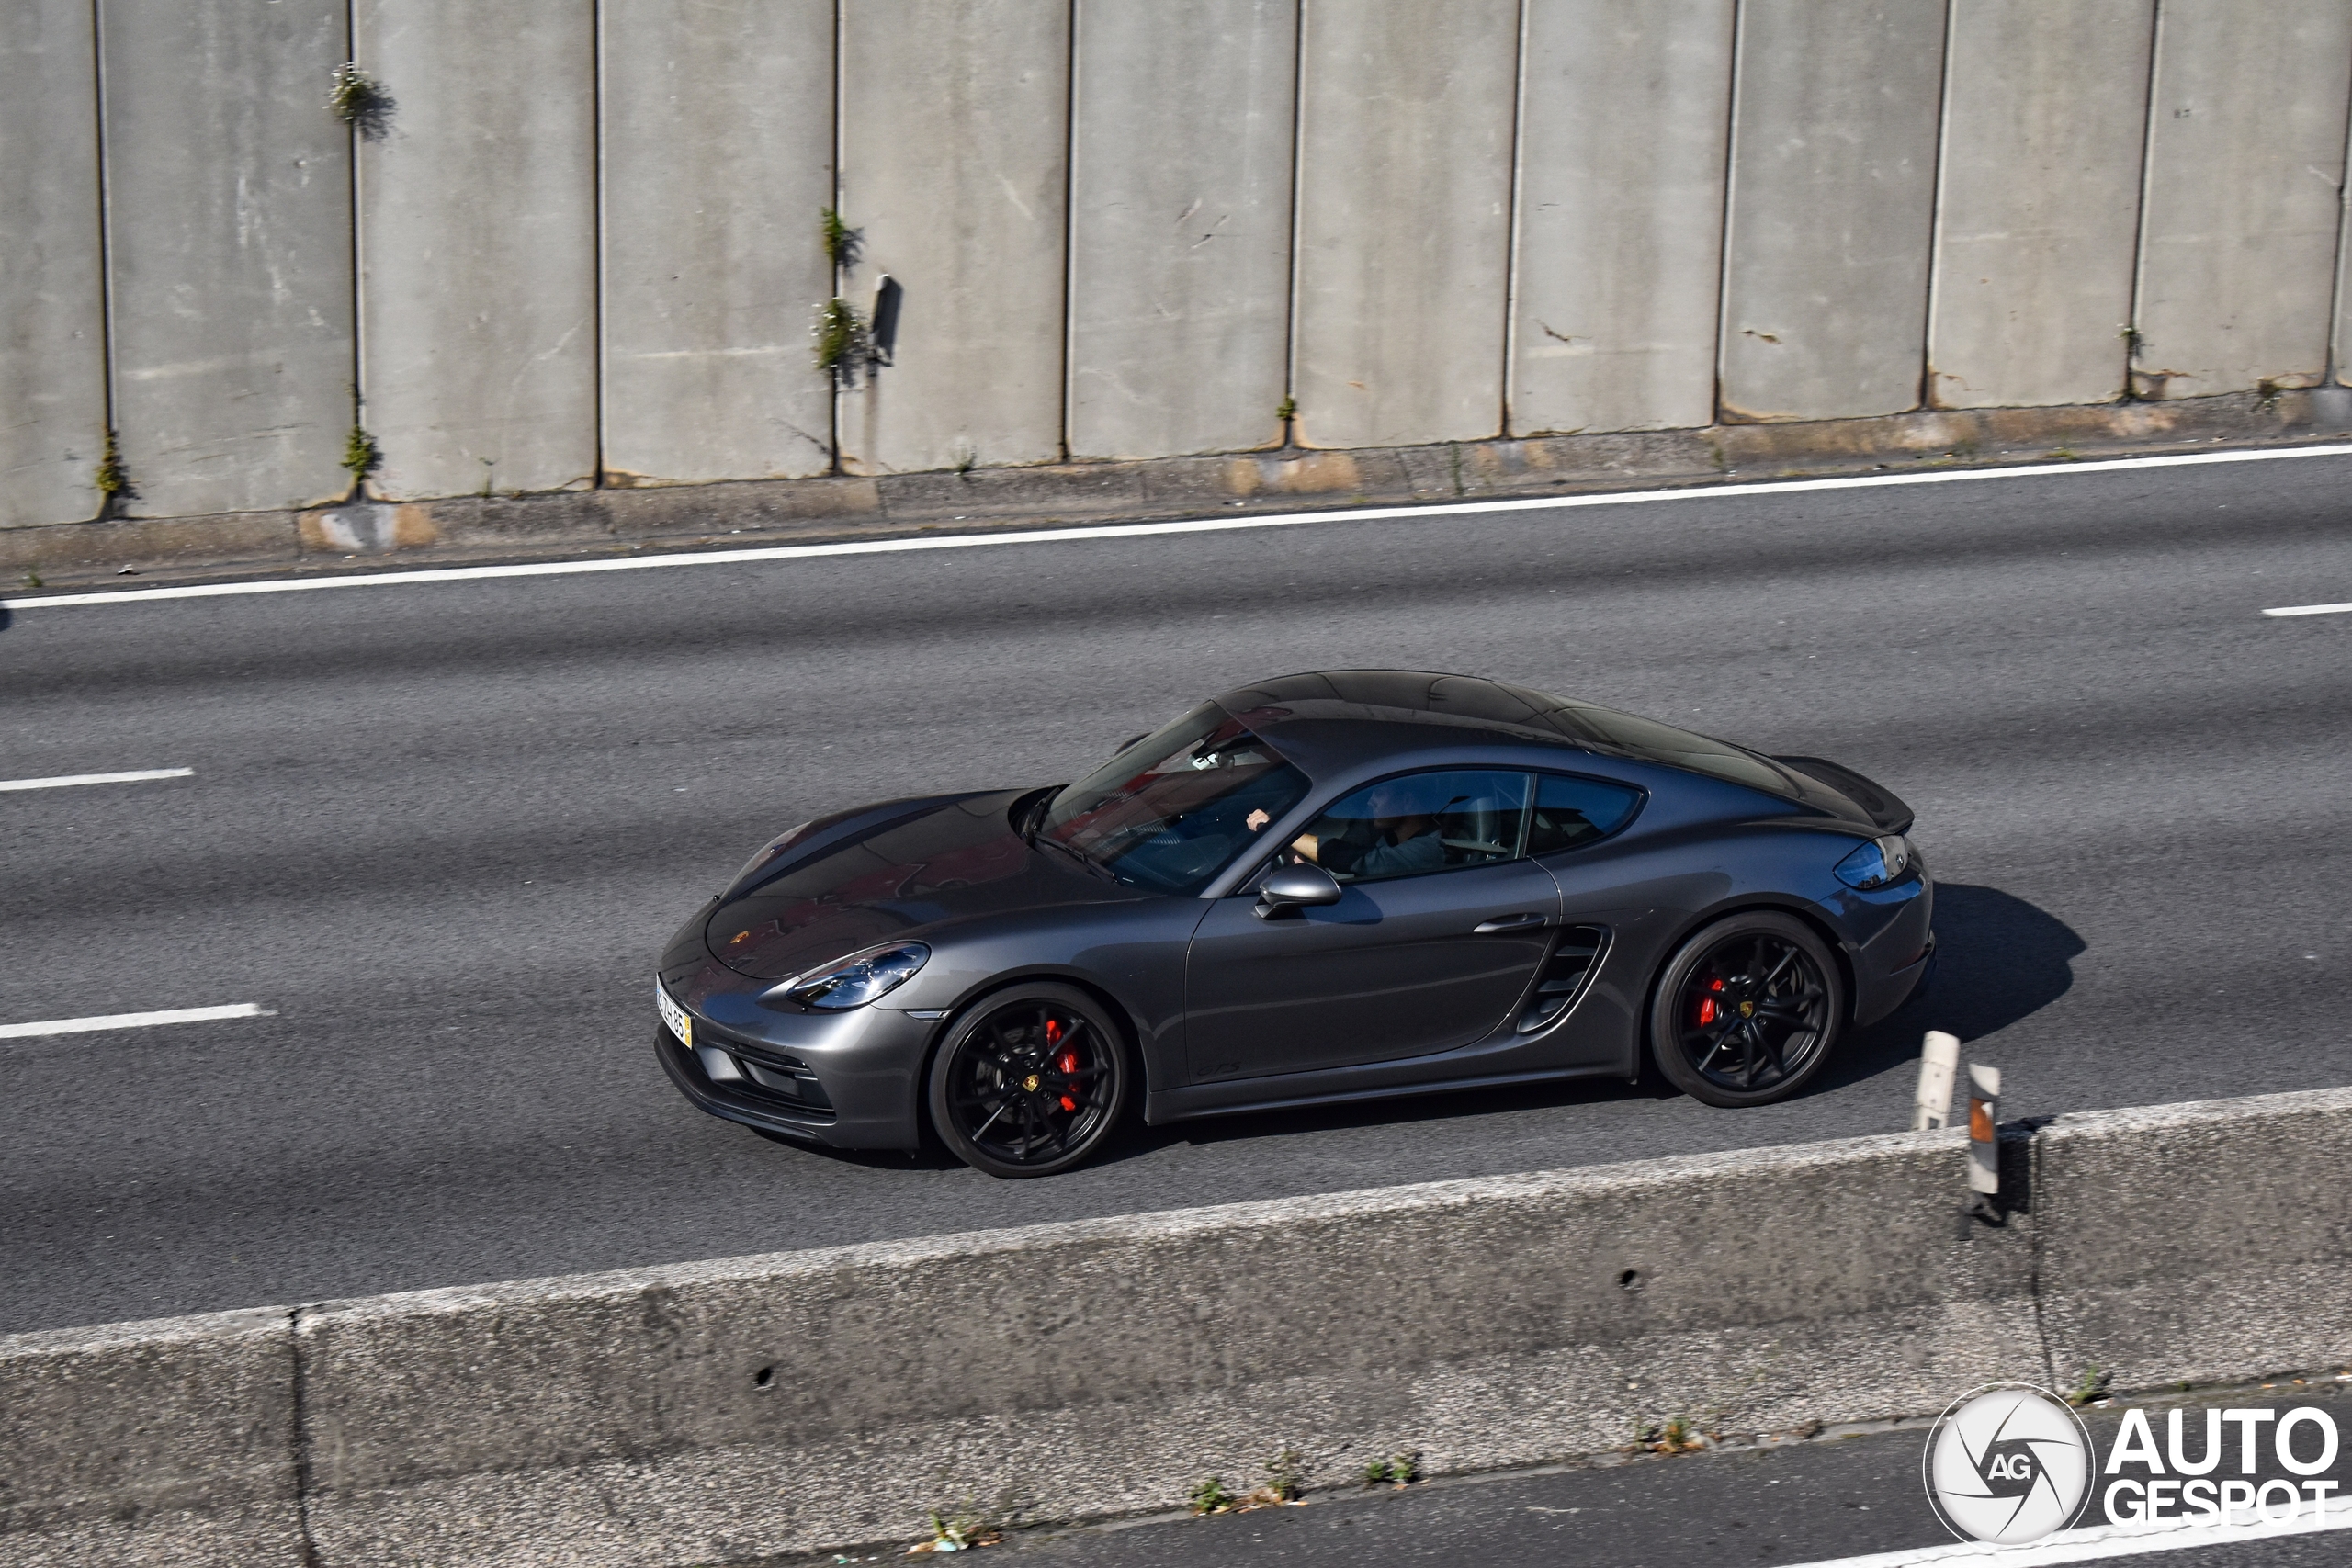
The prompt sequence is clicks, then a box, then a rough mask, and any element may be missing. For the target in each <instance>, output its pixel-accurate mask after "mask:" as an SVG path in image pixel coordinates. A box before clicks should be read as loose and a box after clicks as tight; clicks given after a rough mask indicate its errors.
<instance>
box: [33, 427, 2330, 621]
mask: <svg viewBox="0 0 2352 1568" xmlns="http://www.w3.org/2000/svg"><path fill="white" fill-rule="evenodd" d="M2346 455H2352V446H2346V445H2344V444H2341V443H2338V444H2335V445H2331V446H2275V447H2267V448H2264V449H2261V450H2258V451H2251V452H2179V453H2174V454H2172V455H2170V456H2167V457H2112V458H2105V459H2102V460H2100V461H2098V462H2095V463H2030V464H2025V465H2022V466H2019V467H2018V468H1939V469H1936V470H1934V471H1933V472H1930V473H1910V474H1850V475H1847V476H1845V477H1842V478H1839V479H1774V480H1771V481H1770V482H1767V483H1764V484H1715V485H1692V486H1689V487H1686V488H1684V489H1680V490H1636V491H1604V492H1602V493H1600V494H1593V495H1537V496H1524V497H1521V498H1519V499H1516V500H1511V501H1460V502H1448V503H1444V504H1441V505H1430V506H1370V507H1357V508H1354V509H1352V510H1348V511H1336V510H1335V511H1330V512H1291V513H1276V514H1272V515H1268V516H1262V517H1247V516H1243V517H1195V518H1189V519H1186V520H1184V521H1181V522H1173V523H1114V524H1105V525H1100V526H1095V527H1080V528H1025V529H1020V530H1008V531H1006V532H1004V533H998V534H934V535H930V536H922V537H916V538H901V539H851V540H845V541H843V542H842V543H839V544H831V545H771V546H765V547H761V548H757V549H743V550H681V551H679V552H678V553H676V554H674V555H657V556H630V557H627V558H617V559H616V558H603V559H597V560H560V561H520V562H516V563H515V564H513V565H508V566H454V567H433V568H428V569H426V570H419V571H368V572H353V573H350V574H347V575H345V576H340V577H275V578H265V579H261V580H258V581H250V582H194V583H187V584H185V585H183V586H181V587H178V588H122V589H114V590H110V591H108V592H103V593H51V594H46V595H44V596H42V597H41V598H39V599H0V610H38V609H41V608H43V607H49V608H55V609H62V608H65V607H68V606H72V605H77V604H132V603H135V602H139V601H143V600H149V599H220V598H225V597H228V596H230V595H233V594H243V593H301V592H309V591H310V590H311V589H316V588H400V587H404V586H406V585H408V584H411V583H418V582H469V581H475V580H477V579H481V578H492V577H569V576H573V575H576V574H578V573H581V572H589V571H644V570H650V569H652V568H656V567H665V566H728V565H734V564H740V563H741V562H745V561H771V560H805V559H808V558H812V557H819V556H870V555H891V554H897V553H899V552H901V551H907V550H957V549H971V548H975V547H979V546H983V545H1038V544H1058V543H1062V542H1065V541H1069V542H1072V543H1075V542H1077V541H1080V540H1084V539H1133V538H1141V537H1144V536H1149V535H1156V534H1215V533H1228V532H1231V531H1234V530H1237V529H1242V528H1288V527H1295V526H1297V525H1302V524H1308V523H1380V522H1393V521H1397V520H1399V519H1405V518H1416V517H1466V516H1472V515H1475V514H1478V513H1497V512H1543V511H1559V510H1565V509H1567V508H1572V507H1585V506H1634V505H1638V504H1641V503H1643V502H1654V501H1707V500H1711V499H1721V498H1724V497H1737V496H1747V495H1790V494H1794V493H1797V492H1799V491H1824V490H1879V489H1884V488H1887V487H1889V486H1893V485H1934V484H1966V483H1972V482H1974V481H1976V480H1980V479H2061V478H2064V477H2066V476H2068V475H2071V474H2106V473H2114V472H2117V471H2119V470H2121V469H2126V468H2191V467H2203V466H2207V465H2211V464H2214V463H2270V462H2277V461H2278V460H2279V459H2281V458H2287V457H2345V456H2346Z"/></svg>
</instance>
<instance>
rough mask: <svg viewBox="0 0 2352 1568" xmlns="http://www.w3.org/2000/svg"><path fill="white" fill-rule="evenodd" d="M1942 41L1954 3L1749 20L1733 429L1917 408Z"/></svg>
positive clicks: (1737, 160)
mask: <svg viewBox="0 0 2352 1568" xmlns="http://www.w3.org/2000/svg"><path fill="white" fill-rule="evenodd" d="M1944 31H1945V6H1944V0H1747V3H1746V4H1745V5H1743V6H1741V8H1740V25H1739V62H1738V72H1739V76H1738V84H1737V88H1736V95H1735V101H1734V106H1733V112H1732V164H1731V199H1730V204H1729V212H1728V215H1727V218H1726V220H1725V232H1724V245H1725V247H1726V250H1727V252H1728V254H1727V256H1726V258H1725V260H1724V325H1723V372H1722V375H1723V380H1722V387H1721V393H1720V396H1721V400H1722V410H1721V412H1722V414H1723V416H1724V418H1726V419H1734V420H1784V419H1850V418H1853V417H1855V416H1857V415H1860V414H1880V413H1894V412H1900V411H1901V410H1904V409H1908V408H1916V407H1917V406H1918V403H1919V400H1920V384H1921V378H1922V375H1923V372H1924V369H1925V360H1926V355H1927V310H1928V237H1929V234H1930V231H1931V230H1932V228H1933V221H1934V209H1935V187H1936V146H1937V125H1938V117H1939V108H1940V105H1941V100H1942V96H1943V93H1942V77H1943V59H1944Z"/></svg>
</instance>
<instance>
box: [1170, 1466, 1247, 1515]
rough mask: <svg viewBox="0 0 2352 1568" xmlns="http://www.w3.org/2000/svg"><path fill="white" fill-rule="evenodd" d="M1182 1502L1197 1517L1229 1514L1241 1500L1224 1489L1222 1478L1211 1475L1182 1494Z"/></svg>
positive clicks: (1223, 1479)
mask: <svg viewBox="0 0 2352 1568" xmlns="http://www.w3.org/2000/svg"><path fill="white" fill-rule="evenodd" d="M1184 1500H1185V1501H1186V1502H1187V1503H1190V1504H1191V1505H1192V1506H1193V1513H1194V1514H1195V1515H1199V1514H1223V1513H1229V1512H1230V1511H1231V1510H1232V1508H1233V1506H1234V1505H1235V1504H1236V1503H1238V1502H1239V1501H1240V1500H1241V1499H1239V1498H1238V1497H1236V1496H1235V1495H1233V1494H1232V1493H1230V1492H1228V1491H1227V1490H1226V1489H1225V1478H1224V1477H1223V1476H1219V1475H1212V1476H1210V1477H1209V1478H1208V1479H1207V1480H1206V1481H1204V1482H1202V1483H1200V1484H1199V1485H1197V1486H1195V1487H1193V1489H1192V1490H1191V1491H1190V1492H1187V1493H1186V1494H1184Z"/></svg>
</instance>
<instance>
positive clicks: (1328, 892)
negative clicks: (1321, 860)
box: [1256, 865, 1340, 920]
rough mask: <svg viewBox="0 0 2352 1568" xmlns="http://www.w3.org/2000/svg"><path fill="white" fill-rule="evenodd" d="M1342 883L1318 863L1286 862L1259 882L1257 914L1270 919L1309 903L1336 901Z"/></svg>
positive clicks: (1330, 902)
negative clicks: (1298, 863)
mask: <svg viewBox="0 0 2352 1568" xmlns="http://www.w3.org/2000/svg"><path fill="white" fill-rule="evenodd" d="M1339 901H1340V885H1339V884H1338V883H1337V882H1334V881H1333V880H1331V874H1330V873H1329V872H1328V871H1325V870H1324V869H1323V868H1322V867H1321V866H1319V865H1284V866H1277V867H1275V868H1274V870H1273V873H1272V874H1271V875H1269V876H1268V877H1267V878H1266V880H1265V881H1264V882H1263V883H1262V884H1261V885H1260V886H1259V888H1258V908H1257V911H1256V912H1257V916H1258V918H1259V919H1261V920H1271V919H1274V918H1275V917H1276V916H1278V915H1283V914H1287V913H1289V912H1290V911H1291V910H1293V909H1296V908H1301V907H1302V906H1305V905H1308V904H1336V903H1338V902H1339Z"/></svg>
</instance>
